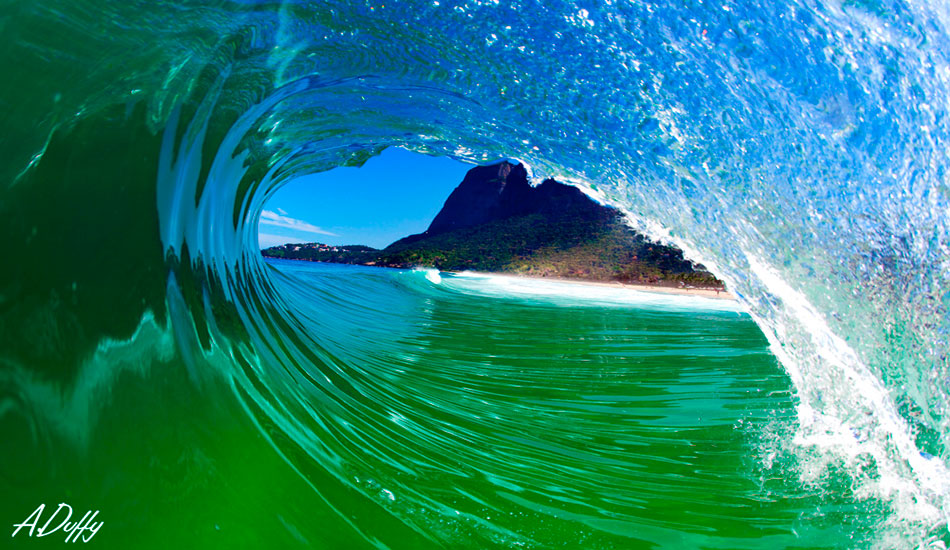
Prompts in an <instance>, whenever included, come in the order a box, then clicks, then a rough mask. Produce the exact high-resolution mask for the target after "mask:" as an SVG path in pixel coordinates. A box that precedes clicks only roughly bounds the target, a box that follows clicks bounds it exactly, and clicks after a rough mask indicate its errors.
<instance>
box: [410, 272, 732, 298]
mask: <svg viewBox="0 0 950 550" xmlns="http://www.w3.org/2000/svg"><path fill="white" fill-rule="evenodd" d="M423 269H435V268H423ZM443 273H454V274H462V273H471V274H472V275H476V276H481V277H505V278H508V279H523V280H527V281H549V282H555V283H566V284H571V285H589V286H600V287H607V288H619V289H625V290H635V291H637V292H655V293H659V294H679V295H682V296H699V297H702V298H711V299H713V300H730V301H733V302H734V301H737V298H736V295H735V294H733V293H731V292H729V291H728V290H719V291H717V290H714V289H710V288H683V287H671V286H661V285H641V284H631V283H621V282H620V281H591V280H587V279H568V278H564V277H530V276H527V275H516V274H513V273H492V272H486V271H443Z"/></svg>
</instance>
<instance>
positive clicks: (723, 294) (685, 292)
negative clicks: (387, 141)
mask: <svg viewBox="0 0 950 550" xmlns="http://www.w3.org/2000/svg"><path fill="white" fill-rule="evenodd" d="M264 258H266V259H273V260H281V261H287V262H308V263H323V264H337V265H354V266H361V267H378V268H382V269H404V270H405V269H438V268H435V267H426V266H416V267H415V268H412V267H390V266H386V265H366V264H344V263H339V262H321V261H317V260H303V259H298V258H293V259H291V258H271V257H269V256H264ZM439 272H440V273H451V274H462V273H471V274H472V275H476V276H481V277H506V278H510V279H525V280H529V281H549V282H555V283H566V284H572V285H592V286H600V287H608V288H620V289H626V290H635V291H637V292H655V293H660V294H679V295H681V296H699V297H701V298H711V299H713V300H730V301H733V302H735V301H737V298H736V295H735V294H733V293H731V292H729V291H728V290H719V291H717V290H714V289H710V288H685V287H673V286H662V285H643V284H632V283H621V282H620V281H592V280H589V279H568V278H565V277H530V276H527V275H517V274H514V273H492V272H490V271H468V270H466V271H450V270H439Z"/></svg>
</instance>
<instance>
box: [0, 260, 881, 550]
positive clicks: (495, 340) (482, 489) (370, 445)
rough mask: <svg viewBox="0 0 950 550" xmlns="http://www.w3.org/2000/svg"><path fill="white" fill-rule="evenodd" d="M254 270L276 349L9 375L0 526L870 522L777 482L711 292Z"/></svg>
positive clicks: (732, 544)
mask: <svg viewBox="0 0 950 550" xmlns="http://www.w3.org/2000/svg"><path fill="white" fill-rule="evenodd" d="M272 266H275V267H274V268H273V269H275V270H270V275H269V276H270V277H272V280H273V283H274V291H275V293H276V294H275V296H276V297H277V298H275V303H276V304H278V305H280V306H281V307H286V308H288V309H287V310H286V311H285V312H284V313H285V316H284V318H283V319H278V318H269V319H268V318H267V316H266V315H264V316H262V317H261V318H260V319H259V325H258V326H272V327H274V328H275V329H276V328H279V329H280V330H282V331H284V334H285V335H286V338H284V339H283V340H268V339H267V338H266V337H264V336H263V335H255V334H253V333H251V334H249V335H248V338H249V341H252V342H254V343H255V349H256V352H255V353H252V352H251V351H250V348H248V347H245V346H239V347H237V348H235V349H231V350H229V351H225V350H223V349H221V348H219V347H218V346H217V345H216V344H215V343H214V336H213V335H212V336H211V337H210V340H211V342H210V343H209V344H207V345H205V346H203V347H201V348H200V349H201V350H202V351H201V352H199V353H195V352H194V351H188V352H186V353H187V354H190V356H187V355H183V348H181V347H180V346H176V344H175V341H176V339H175V338H174V337H172V335H171V334H169V330H168V329H166V328H165V327H162V326H159V325H158V324H156V323H155V322H154V321H152V320H150V319H146V320H145V321H144V322H143V323H142V324H141V325H140V327H139V329H138V331H137V332H136V334H135V335H134V336H133V337H132V338H131V339H130V341H128V342H113V343H112V344H110V345H109V346H106V347H103V346H100V349H99V351H97V352H96V354H95V355H94V356H93V357H92V358H90V359H89V360H88V362H87V363H86V364H85V365H84V367H83V368H82V369H80V374H79V377H78V381H77V382H76V384H75V385H73V386H69V385H63V386H60V387H56V386H46V385H44V384H42V383H40V382H36V383H34V384H32V385H24V386H23V388H24V397H25V398H27V397H28V398H29V399H30V402H32V403H34V404H35V405H36V407H37V409H38V410H35V411H34V413H35V415H36V416H35V418H39V419H43V420H46V421H49V422H59V423H60V425H59V426H56V427H55V429H48V431H41V432H39V433H36V432H34V433H23V430H20V431H16V430H13V429H11V430H9V431H6V432H5V433H10V434H13V436H14V437H13V439H10V440H8V441H11V442H14V443H15V444H16V446H14V447H8V449H14V450H15V452H13V453H9V452H7V453H5V455H6V456H5V460H6V461H7V462H8V463H7V464H6V471H9V472H12V475H9V476H7V477H5V478H4V480H3V484H4V485H3V494H4V495H6V496H5V498H4V499H3V504H2V508H3V510H2V517H4V518H8V519H9V518H13V519H14V520H15V522H20V521H23V520H24V519H25V518H26V517H27V515H29V514H30V513H31V512H32V511H33V510H34V509H35V508H36V506H38V504H39V503H44V502H45V503H47V506H53V505H54V504H58V503H59V502H67V503H69V504H70V505H71V506H72V507H73V508H74V509H75V510H76V511H77V513H78V514H80V515H81V514H82V513H83V512H84V511H85V510H87V509H89V510H99V511H100V513H99V516H98V517H97V520H99V521H104V524H103V526H102V527H101V529H100V531H99V532H98V533H97V534H96V535H95V537H94V538H93V539H92V542H95V543H96V544H97V545H98V546H101V547H110V548H129V547H148V548H168V547H170V546H183V547H194V548H205V547H275V548H277V547H318V548H360V547H373V546H376V547H391V548H435V547H446V548H486V547H527V548H552V547H566V548H766V547H801V548H824V547H841V546H850V545H852V544H853V545H855V546H857V547H860V546H863V545H864V544H865V542H866V541H867V540H868V537H869V536H870V535H871V533H872V530H873V527H874V525H875V524H876V522H878V521H880V515H878V514H879V512H881V510H879V509H878V508H879V507H876V506H875V505H873V504H870V505H869V504H868V503H860V502H858V501H857V500H856V499H855V498H853V495H851V494H850V490H849V487H848V484H847V483H843V482H842V483H843V485H840V486H835V485H834V480H833V479H832V480H831V481H830V483H832V490H831V491H829V490H828V483H829V481H828V480H827V479H826V480H825V483H823V484H822V485H821V486H815V487H809V486H807V485H806V484H803V483H802V482H801V481H800V480H799V472H798V471H797V470H796V467H795V464H796V461H795V458H794V456H793V455H792V453H791V452H789V451H788V445H789V438H790V437H791V434H793V433H794V430H795V412H794V405H795V402H794V398H793V392H792V389H791V386H790V382H789V380H788V378H787V376H786V375H785V374H784V373H783V371H782V370H781V369H780V367H779V365H778V364H777V362H776V360H775V358H774V357H773V356H772V355H771V354H770V353H769V351H768V348H767V343H766V341H765V339H764V338H763V336H762V334H761V332H760V331H759V330H758V328H757V327H756V326H755V325H754V324H753V322H752V321H751V320H750V318H749V317H748V316H747V315H745V314H743V313H739V312H737V311H731V310H730V308H731V307H732V306H724V304H725V303H723V302H718V303H714V302H704V301H702V300H699V301H697V300H695V299H692V300H693V301H689V300H691V299H685V300H686V301H684V299H676V298H662V299H660V300H661V301H660V302H659V303H658V302H656V301H655V300H656V298H652V299H647V300H642V299H640V298H635V299H631V298H630V295H629V294H623V292H624V291H621V292H620V293H619V294H618V291H614V290H601V289H586V290H584V289H581V287H563V286H557V285H555V287H551V286H550V285H548V286H547V287H545V286H544V285H545V284H546V283H538V284H539V285H541V287H539V288H540V289H541V290H543V291H544V292H541V293H540V294H536V295H531V294H524V293H519V292H515V291H512V290H511V289H506V288H505V286H504V285H501V284H495V282H493V281H491V280H485V279H480V278H468V279H467V278H459V277H452V276H447V275H446V276H443V279H442V282H441V283H440V284H434V283H432V282H431V281H429V280H427V279H426V277H425V273H422V272H409V271H397V270H386V269H371V268H358V267H353V266H325V265H316V264H306V263H295V262H275V263H273V264H272ZM528 288H531V287H530V285H529V287H528ZM578 289H581V290H578ZM582 290H583V291H584V292H593V294H587V295H584V294H583V292H582ZM578 292H581V294H578ZM650 300H654V301H653V302H651V301H650ZM585 303H586V304H588V305H582V304H585ZM661 306H662V307H661ZM172 311H173V312H174V308H172ZM287 319H290V320H291V321H292V322H291V323H289V324H287V325H282V324H281V323H285V322H287ZM258 337H260V338H261V339H260V340H257V338H258ZM182 339H185V340H187V338H184V337H182V336H181V335H179V336H178V340H182ZM225 364H227V365H230V364H236V365H239V366H240V367H241V370H242V371H243V372H234V373H229V372H228V371H227V370H224V369H219V368H218V367H220V366H221V365H225ZM106 373H108V374H106ZM248 381H250V383H247V382H248ZM249 388H250V389H249ZM274 419H282V420H281V421H280V422H277V423H275V421H274ZM31 425H32V426H34V427H42V426H46V425H47V422H42V421H34V423H33V424H31ZM17 438H19V439H17ZM10 462H12V464H11V463H10ZM842 479H844V478H842ZM74 519H75V518H74ZM10 523H12V522H10ZM64 538H65V537H64V536H61V535H57V534H53V535H50V536H48V537H46V538H45V539H36V538H32V539H28V538H25V537H24V535H23V534H22V533H21V534H20V535H18V538H17V539H15V540H14V541H13V542H15V543H17V544H22V545H24V547H28V546H35V545H37V544H40V545H43V544H46V545H51V546H56V545H60V544H62V543H63V539H64ZM862 541H865V542H862ZM90 544H91V543H90Z"/></svg>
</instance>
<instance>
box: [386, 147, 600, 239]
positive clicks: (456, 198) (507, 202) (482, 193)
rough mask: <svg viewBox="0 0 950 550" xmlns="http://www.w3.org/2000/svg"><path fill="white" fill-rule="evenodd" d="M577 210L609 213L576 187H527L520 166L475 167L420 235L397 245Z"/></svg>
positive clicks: (553, 183)
mask: <svg viewBox="0 0 950 550" xmlns="http://www.w3.org/2000/svg"><path fill="white" fill-rule="evenodd" d="M578 209H582V210H587V211H588V213H589V214H591V215H594V214H598V213H602V211H607V210H609V209H608V208H606V207H603V206H600V205H598V204H596V203H594V202H593V201H591V200H590V199H589V198H587V197H586V196H585V195H584V194H583V193H582V192H581V191H580V190H578V189H577V188H576V187H572V186H570V185H564V184H561V183H558V182H556V181H554V180H546V181H544V182H543V183H542V184H541V185H539V186H537V187H531V185H530V184H529V183H528V172H527V170H525V167H524V166H522V165H520V164H511V163H509V162H502V163H500V164H494V165H491V166H478V167H476V168H472V169H471V170H469V172H468V173H467V174H466V175H465V178H464V179H463V180H462V183H460V184H459V186H458V187H456V188H455V190H454V191H452V194H451V195H449V198H448V199H447V200H446V201H445V204H444V205H443V206H442V210H440V211H439V213H438V214H437V215H436V217H435V219H433V220H432V223H431V224H430V225H429V228H428V229H427V230H426V231H425V232H424V233H420V234H418V235H411V236H409V237H406V238H405V239H402V240H401V241H399V242H400V243H406V242H414V241H417V240H420V239H423V238H426V237H431V236H435V235H439V234H441V233H446V232H449V231H455V230H458V229H464V228H468V227H474V226H477V225H481V224H485V223H489V222H492V221H496V220H504V219H506V218H511V217H515V216H527V215H530V214H543V215H546V216H551V215H558V214H559V213H562V212H566V211H568V210H578ZM574 215H576V212H574Z"/></svg>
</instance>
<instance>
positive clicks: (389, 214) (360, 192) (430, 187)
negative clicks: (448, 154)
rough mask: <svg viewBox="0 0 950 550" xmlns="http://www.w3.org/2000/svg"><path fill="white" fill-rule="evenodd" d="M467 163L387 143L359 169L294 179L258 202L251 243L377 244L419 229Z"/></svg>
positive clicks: (262, 244)
mask: <svg viewBox="0 0 950 550" xmlns="http://www.w3.org/2000/svg"><path fill="white" fill-rule="evenodd" d="M471 168H472V165H471V164H464V163H462V162H458V161H455V160H451V159H448V158H445V157H429V156H426V155H420V154H417V153H411V152H409V151H406V150H405V149H400V148H394V147H391V148H389V149H386V150H385V151H383V153H382V154H381V155H379V156H377V157H373V158H371V159H370V160H369V161H367V162H366V164H364V165H363V166H362V167H361V168H336V169H334V170H329V171H327V172H321V173H319V174H313V175H309V176H304V177H302V178H298V179H296V180H293V181H290V182H288V183H287V184H285V185H284V186H283V187H281V188H280V189H278V190H277V192H276V193H275V194H274V196H273V197H271V199H270V200H269V201H267V204H266V205H264V211H263V212H262V214H261V219H260V224H259V228H258V241H259V242H260V245H261V247H262V248H266V247H268V246H274V245H277V244H284V243H293V242H321V243H327V244H334V245H341V244H365V245H369V246H373V247H376V248H382V247H384V246H386V245H388V244H390V243H391V242H393V241H395V240H397V239H400V238H402V237H405V236H406V235H411V234H413V233H421V232H422V231H425V229H426V228H427V227H429V222H431V221H432V218H434V217H435V215H436V214H437V213H438V212H439V209H441V208H442V204H443V203H444V202H445V199H447V198H448V196H449V193H451V192H452V190H453V189H455V187H456V186H457V185H458V184H459V183H460V182H461V181H462V178H463V177H465V173H466V172H468V170H469V169H471Z"/></svg>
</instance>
